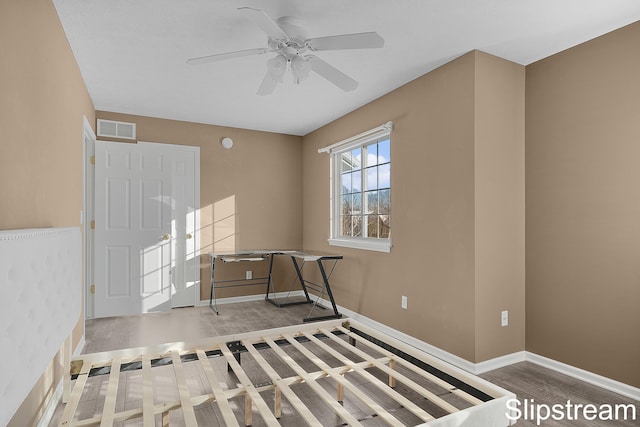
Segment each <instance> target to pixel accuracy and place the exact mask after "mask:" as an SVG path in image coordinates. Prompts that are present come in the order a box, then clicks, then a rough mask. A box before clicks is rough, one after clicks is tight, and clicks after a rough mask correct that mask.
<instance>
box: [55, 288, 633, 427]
mask: <svg viewBox="0 0 640 427" xmlns="http://www.w3.org/2000/svg"><path fill="white" fill-rule="evenodd" d="M316 310H318V309H316ZM313 314H314V315H318V314H321V313H313ZM308 315H309V306H305V305H302V306H291V307H286V308H276V307H275V306H273V305H271V304H268V303H266V302H264V301H256V302H248V303H237V304H225V305H221V306H220V314H219V315H215V313H213V312H212V311H211V310H210V309H209V308H208V307H195V308H183V309H174V310H172V311H170V312H165V313H152V314H145V315H140V316H126V317H115V318H106V319H93V320H88V321H87V323H86V330H85V337H86V345H85V348H84V353H94V352H100V351H108V350H116V349H121V348H128V347H138V346H146V345H151V344H160V343H164V342H173V341H195V340H198V339H200V338H206V337H211V336H217V335H228V334H234V333H241V332H249V331H254V330H259V329H270V328H277V327H281V326H288V325H294V324H298V323H301V321H302V319H303V318H304V317H307V316H308ZM136 375H139V373H132V378H131V383H130V385H129V388H130V389H131V390H127V394H129V395H131V394H132V393H133V394H135V386H134V384H135V376H136ZM481 376H482V377H483V378H485V379H487V380H489V381H491V382H493V383H495V384H497V385H499V386H501V387H504V388H506V389H508V390H510V391H512V392H514V393H516V394H517V396H518V399H519V400H520V401H521V402H524V401H525V400H524V399H528V402H532V401H533V402H535V403H536V404H547V405H554V404H558V403H560V404H563V405H564V404H565V403H566V402H567V401H568V400H570V401H571V402H572V403H582V404H587V403H592V404H595V405H596V406H598V407H599V405H601V404H633V405H635V407H636V410H637V411H640V402H637V401H632V400H630V399H628V398H625V397H623V396H620V395H617V394H614V393H611V392H608V391H606V390H602V389H600V388H598V387H595V386H592V385H590V384H587V383H584V382H581V381H578V380H576V379H573V378H571V377H568V376H565V375H562V374H559V373H557V372H555V371H551V370H548V369H546V368H542V367H540V366H537V365H534V364H531V363H528V362H523V363H518V364H515V365H512V366H508V367H505V368H501V369H497V370H495V371H491V372H488V373H486V374H483V375H481ZM105 384H106V382H105V380H104V379H97V380H96V384H95V386H94V391H95V393H93V394H92V395H90V396H87V397H86V398H84V399H83V400H82V402H81V403H80V407H79V410H80V411H83V412H86V413H93V412H95V411H96V407H99V406H100V404H101V403H103V402H104V398H102V400H100V390H101V389H103V388H104V385H105ZM123 387H127V384H126V382H125V384H123ZM154 388H155V390H156V392H160V393H161V392H162V390H158V385H157V384H156V385H155V387H154ZM161 388H162V385H161V384H160V389H161ZM63 410H64V405H62V404H59V405H58V407H57V409H56V413H55V415H54V417H53V419H52V422H51V424H50V425H51V426H57V425H58V422H59V420H60V417H61V415H62V411H63ZM207 411H209V412H210V409H207V408H202V409H201V413H200V414H199V415H200V416H201V417H202V418H201V419H207V420H212V421H211V422H208V423H206V424H202V425H212V426H215V425H221V424H220V422H219V421H216V420H218V419H219V418H217V417H216V415H215V414H213V413H211V414H209V413H208V412H207ZM357 411H358V408H354V413H355V414H356V415H357V416H358V418H359V419H361V420H362V422H363V424H364V425H375V426H378V425H380V426H381V425H385V424H384V423H382V422H381V420H379V419H376V417H375V416H372V414H366V413H358V412H357ZM637 416H638V417H639V418H638V419H640V413H639V414H637ZM638 419H636V420H635V421H632V420H628V421H626V422H624V421H588V420H586V419H584V418H582V417H581V418H580V419H579V420H578V421H567V420H566V419H565V420H562V421H553V420H546V421H543V422H542V423H540V424H539V425H542V426H549V427H554V426H585V427H590V426H635V427H638V426H640V421H638ZM324 422H326V425H327V426H338V425H341V423H340V421H339V420H337V419H331V418H328V419H326V420H325V421H324ZM258 424H259V423H258ZM126 425H138V423H136V422H135V420H134V421H133V422H132V423H129V422H128V423H127V424H126ZM289 425H299V424H296V423H295V422H294V423H293V424H289ZM516 425H517V426H536V425H537V424H536V422H535V419H534V417H530V419H528V420H525V419H521V420H519V421H518V422H517V424H516ZM465 427H467V426H465ZM468 427H475V426H468ZM477 427H482V426H477Z"/></svg>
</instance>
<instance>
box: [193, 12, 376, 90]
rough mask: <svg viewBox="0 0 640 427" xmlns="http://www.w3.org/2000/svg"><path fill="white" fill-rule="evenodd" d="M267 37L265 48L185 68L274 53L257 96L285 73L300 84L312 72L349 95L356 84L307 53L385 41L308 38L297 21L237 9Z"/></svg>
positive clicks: (370, 36) (371, 36)
mask: <svg viewBox="0 0 640 427" xmlns="http://www.w3.org/2000/svg"><path fill="white" fill-rule="evenodd" d="M238 10H239V11H241V12H242V13H244V14H246V16H247V17H248V18H249V19H250V20H251V21H252V22H253V23H254V24H255V25H257V26H258V27H260V28H261V29H262V30H263V31H264V32H265V33H266V34H267V36H268V38H267V46H268V48H255V49H247V50H239V51H235V52H227V53H220V54H215V55H208V56H201V57H198V58H191V59H189V60H188V61H187V63H188V64H192V65H198V64H206V63H209V62H218V61H224V60H228V59H234V58H240V57H244V56H251V55H263V54H265V53H276V54H277V55H276V56H275V57H273V58H270V59H268V60H267V71H266V74H265V76H264V78H263V80H262V83H261V84H260V86H259V87H258V92H257V94H258V95H269V94H271V93H273V91H274V90H275V88H276V86H277V84H278V83H282V82H283V81H284V75H285V74H286V72H287V70H290V71H291V74H292V76H293V82H294V83H295V84H299V83H300V81H302V80H304V79H305V78H307V77H308V76H309V74H310V72H311V71H313V72H315V73H316V74H318V75H320V76H321V77H323V78H325V79H326V80H328V81H329V82H330V83H332V84H334V85H335V86H337V87H339V88H340V89H342V90H344V91H347V92H348V91H352V90H355V89H356V88H357V87H358V82H357V81H356V80H354V79H352V78H351V77H349V76H348V75H346V74H345V73H343V72H342V71H340V70H338V69H337V68H335V67H333V66H332V65H329V64H328V63H327V62H325V61H323V60H322V59H320V58H318V57H317V56H315V55H312V54H307V53H308V52H318V51H326V50H345V49H374V48H381V47H383V46H384V39H383V38H382V37H380V35H378V34H377V33H375V32H367V33H356V34H342V35H335V36H327V37H316V38H307V35H306V34H305V31H304V28H303V27H302V25H301V24H300V21H299V20H298V19H297V18H294V17H291V16H283V17H281V18H279V19H278V20H277V21H274V20H272V19H271V18H270V17H269V16H268V15H267V14H266V13H264V12H263V11H261V10H260V9H254V8H251V7H241V8H238Z"/></svg>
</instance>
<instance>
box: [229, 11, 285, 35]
mask: <svg viewBox="0 0 640 427" xmlns="http://www.w3.org/2000/svg"><path fill="white" fill-rule="evenodd" d="M238 10H240V11H243V12H246V15H247V17H248V18H249V19H251V21H252V22H253V23H254V24H256V25H257V26H258V27H260V28H262V31H264V32H265V33H267V35H268V36H269V37H272V38H274V39H286V40H289V39H290V37H289V35H288V34H287V33H285V32H284V30H283V29H282V28H280V26H279V25H278V24H276V22H275V21H274V20H273V19H271V18H270V17H269V15H267V14H266V13H264V12H263V11H262V10H260V9H254V8H252V7H239V8H238Z"/></svg>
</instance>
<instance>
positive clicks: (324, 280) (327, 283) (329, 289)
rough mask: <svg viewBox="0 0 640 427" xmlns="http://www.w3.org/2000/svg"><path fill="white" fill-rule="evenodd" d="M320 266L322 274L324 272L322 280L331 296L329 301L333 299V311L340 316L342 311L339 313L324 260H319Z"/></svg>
mask: <svg viewBox="0 0 640 427" xmlns="http://www.w3.org/2000/svg"><path fill="white" fill-rule="evenodd" d="M318 268H319V269H320V274H322V281H323V282H324V287H325V288H326V289H327V295H328V296H329V301H331V306H332V307H333V313H334V314H335V315H336V316H337V317H340V313H338V307H337V306H336V301H335V300H334V299H333V292H331V286H329V277H327V273H326V272H325V271H324V265H323V264H322V260H321V259H319V260H318Z"/></svg>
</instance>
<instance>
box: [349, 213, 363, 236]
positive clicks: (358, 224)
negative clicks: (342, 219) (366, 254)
mask: <svg viewBox="0 0 640 427" xmlns="http://www.w3.org/2000/svg"><path fill="white" fill-rule="evenodd" d="M352 219H353V220H352V226H353V233H352V234H351V235H352V236H353V237H362V217H361V216H360V215H354V216H353V217H352Z"/></svg>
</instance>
